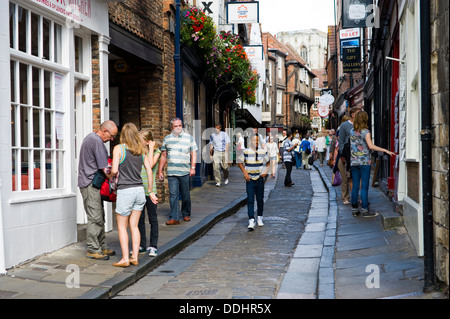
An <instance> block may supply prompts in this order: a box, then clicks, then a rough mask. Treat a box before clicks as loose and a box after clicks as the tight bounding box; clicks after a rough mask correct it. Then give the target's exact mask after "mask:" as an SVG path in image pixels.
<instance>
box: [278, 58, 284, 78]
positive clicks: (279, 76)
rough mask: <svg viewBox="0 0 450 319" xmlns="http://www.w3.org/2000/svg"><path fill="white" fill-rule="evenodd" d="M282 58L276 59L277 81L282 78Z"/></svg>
mask: <svg viewBox="0 0 450 319" xmlns="http://www.w3.org/2000/svg"><path fill="white" fill-rule="evenodd" d="M283 64H284V63H283V58H282V57H281V56H278V57H277V77H278V79H282V78H283Z"/></svg>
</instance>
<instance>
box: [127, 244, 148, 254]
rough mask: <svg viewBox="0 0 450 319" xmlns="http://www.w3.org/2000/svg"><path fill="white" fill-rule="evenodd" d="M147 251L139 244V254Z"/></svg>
mask: <svg viewBox="0 0 450 319" xmlns="http://www.w3.org/2000/svg"><path fill="white" fill-rule="evenodd" d="M145 251H146V250H145V248H143V247H141V246H139V254H140V253H145ZM131 255H133V251H131V250H130V256H131Z"/></svg>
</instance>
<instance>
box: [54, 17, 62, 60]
mask: <svg viewBox="0 0 450 319" xmlns="http://www.w3.org/2000/svg"><path fill="white" fill-rule="evenodd" d="M53 30H54V31H53V32H54V34H53V49H54V52H53V53H54V61H55V62H56V63H61V26H60V25H59V24H57V23H54V25H53Z"/></svg>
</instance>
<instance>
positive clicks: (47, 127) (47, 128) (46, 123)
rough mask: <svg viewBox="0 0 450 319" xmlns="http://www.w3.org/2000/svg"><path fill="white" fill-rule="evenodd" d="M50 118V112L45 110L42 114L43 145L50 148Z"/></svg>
mask: <svg viewBox="0 0 450 319" xmlns="http://www.w3.org/2000/svg"><path fill="white" fill-rule="evenodd" d="M51 119H52V113H51V112H50V111H47V110H46V111H45V114H44V127H45V132H44V134H45V147H46V148H52V143H51V142H52V133H51V127H52V125H51V123H52V122H51Z"/></svg>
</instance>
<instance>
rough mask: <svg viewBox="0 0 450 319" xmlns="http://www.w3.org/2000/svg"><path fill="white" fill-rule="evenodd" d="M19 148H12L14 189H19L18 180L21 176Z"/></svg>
mask: <svg viewBox="0 0 450 319" xmlns="http://www.w3.org/2000/svg"><path fill="white" fill-rule="evenodd" d="M16 160H17V150H12V190H13V191H16V190H17V189H18V186H17V180H18V179H19V177H20V172H18V171H17V162H16Z"/></svg>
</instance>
